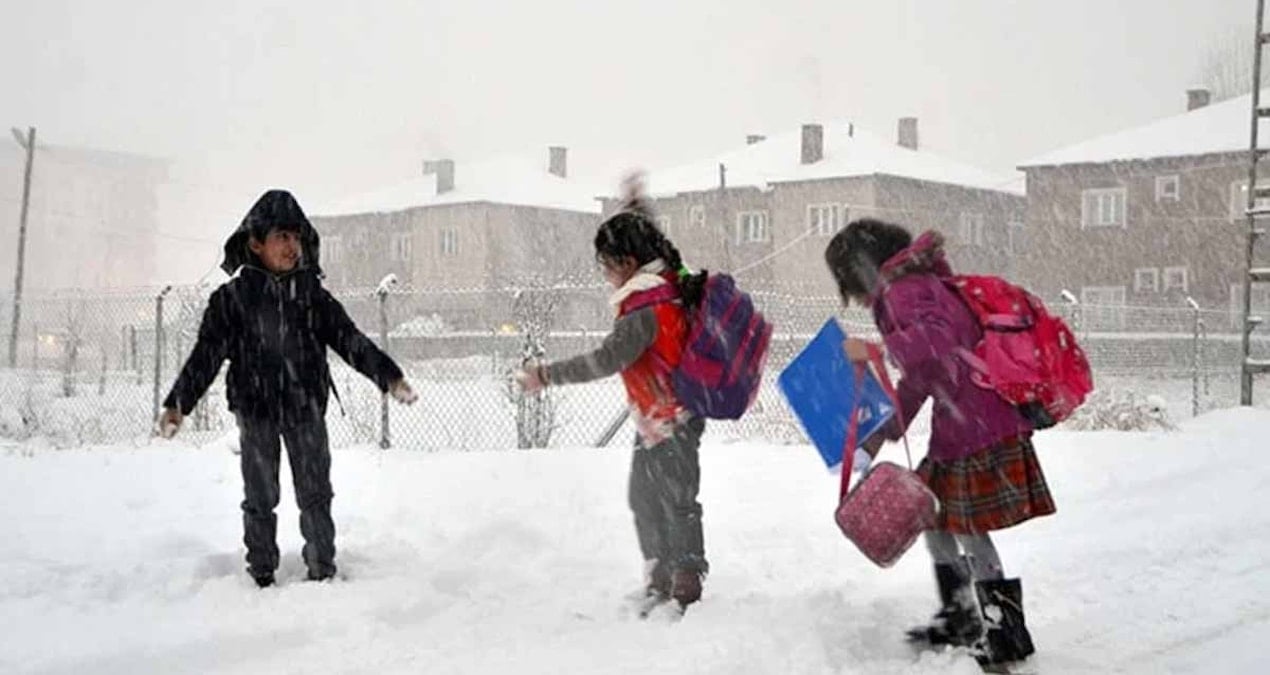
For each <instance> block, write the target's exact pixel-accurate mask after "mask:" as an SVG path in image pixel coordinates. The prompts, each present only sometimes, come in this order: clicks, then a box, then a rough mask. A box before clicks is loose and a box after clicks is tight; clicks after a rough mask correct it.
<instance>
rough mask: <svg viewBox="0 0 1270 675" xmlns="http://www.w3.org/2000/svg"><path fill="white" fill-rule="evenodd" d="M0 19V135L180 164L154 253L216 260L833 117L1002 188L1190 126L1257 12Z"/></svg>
mask: <svg viewBox="0 0 1270 675" xmlns="http://www.w3.org/2000/svg"><path fill="white" fill-rule="evenodd" d="M5 5H6V7H5V12H4V20H3V23H0V84H2V85H3V87H2V89H0V91H3V95H2V96H0V110H2V111H3V113H4V114H3V118H4V119H3V120H0V121H2V122H3V123H4V124H7V125H11V126H12V125H18V126H25V125H28V124H30V125H35V126H37V127H38V128H39V130H40V137H41V139H42V140H44V141H46V142H49V143H59V144H75V145H89V146H94V147H100V148H106V149H115V150H125V151H132V152H138V153H144V154H152V155H158V156H163V157H168V158H171V159H173V160H174V162H175V166H176V167H177V168H176V170H175V171H174V176H176V177H177V180H178V181H181V182H184V183H186V184H188V185H190V186H192V187H195V188H198V189H199V190H200V191H201V192H202V193H203V195H204V196H203V198H202V200H201V201H193V202H191V204H198V205H199V206H195V207H191V210H196V211H198V212H197V213H191V214H189V215H188V217H182V218H175V217H173V216H172V215H171V214H167V215H166V216H165V218H166V219H167V220H166V222H165V223H164V225H163V227H164V229H165V230H166V231H169V232H172V233H188V232H190V231H191V230H196V231H199V232H205V231H206V230H209V229H211V230H219V231H214V232H207V234H208V235H209V237H210V238H212V239H219V238H220V236H221V235H222V234H223V233H224V232H225V231H227V230H228V229H229V228H232V226H233V224H234V222H232V221H235V220H236V219H237V218H238V217H239V216H240V215H241V213H242V212H243V211H245V210H246V208H247V207H248V206H249V205H250V202H251V201H252V199H253V198H254V197H255V195H256V194H257V193H258V192H259V191H260V190H261V189H262V188H263V187H265V186H269V185H276V186H286V187H290V188H292V189H294V190H295V191H296V192H297V194H298V195H299V196H300V198H301V201H302V202H305V201H308V202H314V203H318V202H326V201H330V200H333V199H338V198H340V197H343V196H346V195H347V194H349V193H355V192H358V191H361V190H364V189H369V188H373V187H376V186H380V185H383V184H385V183H391V182H395V181H398V180H401V179H402V178H405V177H407V176H411V175H414V174H415V173H416V172H417V171H419V166H420V162H421V160H422V159H424V158H425V157H440V156H447V157H453V158H456V159H458V160H459V161H460V168H459V171H460V172H461V170H462V169H461V166H462V165H461V162H462V161H463V160H464V159H478V158H482V157H487V156H491V155H498V154H503V153H506V152H523V151H538V150H539V149H540V148H545V146H547V145H548V144H563V145H566V146H568V147H569V148H570V150H571V153H572V156H571V165H572V168H573V169H574V170H575V172H588V173H595V174H598V177H599V178H601V179H608V178H609V177H610V176H611V172H612V171H613V170H614V169H615V168H616V167H620V166H626V165H645V166H660V165H665V164H673V163H677V162H680V161H686V160H692V159H695V158H697V157H700V156H702V155H705V154H710V153H714V152H717V151H720V150H723V149H725V148H727V147H729V146H731V145H735V144H738V143H740V142H742V141H743V139H744V136H745V134H747V133H751V132H774V131H777V130H780V129H786V128H791V127H793V126H796V125H798V124H800V123H803V122H808V121H815V120H820V119H829V118H834V119H842V118H850V119H854V120H856V121H857V123H858V124H859V125H861V126H862V127H864V128H869V129H872V130H874V131H876V132H879V133H883V134H887V135H889V134H893V133H894V125H895V119H896V118H898V117H901V116H906V115H915V116H917V117H918V118H919V119H920V125H921V135H922V142H923V145H924V146H925V147H927V148H929V149H933V150H936V151H939V152H941V153H943V154H946V155H948V156H951V157H954V158H957V159H960V160H963V161H966V162H969V163H972V164H977V165H980V166H982V167H984V168H987V169H991V170H997V171H1008V170H1009V169H1010V168H1011V167H1012V166H1014V165H1015V163H1017V162H1018V161H1019V160H1022V159H1026V158H1027V157H1029V156H1032V155H1037V154H1040V153H1042V152H1045V151H1048V150H1051V149H1054V148H1056V147H1060V146H1063V145H1065V144H1068V143H1072V142H1075V141H1079V140H1082V139H1085V138H1088V137H1090V136H1093V135H1097V134H1101V133H1106V132H1110V131H1114V130H1117V129H1120V128H1123V127H1127V126H1134V125H1136V124H1139V123H1142V122H1145V121H1148V120H1151V119H1155V118H1158V117H1161V116H1165V115H1168V114H1174V113H1177V112H1181V111H1183V110H1184V106H1185V94H1184V92H1185V90H1186V89H1187V88H1188V87H1192V86H1195V85H1196V84H1197V83H1199V75H1200V63H1201V61H1202V59H1203V53H1204V51H1205V50H1207V49H1208V48H1209V46H1210V45H1212V44H1214V43H1216V42H1218V41H1221V40H1222V39H1223V38H1227V39H1228V38H1229V37H1230V36H1232V35H1234V36H1240V37H1241V38H1242V36H1244V35H1245V34H1248V35H1249V41H1250V34H1251V31H1252V26H1251V24H1252V15H1253V11H1254V7H1255V2H1253V0H1066V1H1064V2H1053V1H1048V0H1018V1H1009V0H955V1H954V0H925V1H922V0H871V1H869V2H864V1H861V0H815V1H811V0H802V1H800V0H784V1H771V2H755V1H753V0H726V1H714V0H711V1H699V2H694V1H692V0H640V1H634V0H631V1H628V2H620V3H606V2H602V1H597V0H592V1H577V2H571V1H565V0H538V1H526V2H508V1H504V2H495V1H491V0H452V1H450V2H436V1H433V0H363V1H361V2H352V1H350V2H331V1H329V0H307V1H305V2H293V1H286V2H284V1H281V0H273V1H269V0H255V1H246V0H219V1H217V2H200V3H192V2H178V1H172V0H112V1H111V2H98V1H96V0H38V1H36V0H29V1H23V0H7V1H6V2H5ZM543 152H545V150H543ZM207 195H214V196H212V197H208V196H207ZM222 220H225V221H229V222H225V223H224V225H223V227H222V226H220V222H221V221H222ZM174 245H180V246H190V245H192V244H191V242H188V241H185V242H183V243H179V244H177V243H175V242H174ZM193 245H195V246H197V244H193ZM212 254H214V252H213V253H209V256H210V255H212ZM209 260H210V257H209Z"/></svg>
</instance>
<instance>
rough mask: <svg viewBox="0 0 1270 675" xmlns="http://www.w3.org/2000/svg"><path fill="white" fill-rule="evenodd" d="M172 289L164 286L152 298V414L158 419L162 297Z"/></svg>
mask: <svg viewBox="0 0 1270 675" xmlns="http://www.w3.org/2000/svg"><path fill="white" fill-rule="evenodd" d="M171 290H172V286H170V285H169V286H164V287H163V290H162V291H159V295H158V296H157V297H156V298H155V299H154V416H153V417H152V419H156V420H157V419H159V387H160V386H161V385H162V380H163V343H164V340H163V298H164V297H165V296H167V294H168V292H169V291H171Z"/></svg>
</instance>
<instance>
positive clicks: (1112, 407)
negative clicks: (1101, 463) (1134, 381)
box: [1063, 389, 1175, 431]
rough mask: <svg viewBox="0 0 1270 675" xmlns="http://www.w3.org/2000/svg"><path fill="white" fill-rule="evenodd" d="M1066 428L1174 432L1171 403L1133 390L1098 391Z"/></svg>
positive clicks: (1068, 422)
mask: <svg viewBox="0 0 1270 675" xmlns="http://www.w3.org/2000/svg"><path fill="white" fill-rule="evenodd" d="M1063 428H1064V429H1074V430H1079V431H1097V430H1103V429H1114V430H1118V431H1149V430H1152V429H1166V430H1167V429H1173V428H1175V427H1174V425H1173V423H1172V422H1171V421H1170V420H1169V414H1168V404H1167V403H1165V401H1164V399H1163V398H1161V397H1159V396H1156V395H1154V394H1152V395H1148V396H1143V395H1141V394H1139V393H1137V392H1136V391H1134V390H1132V389H1108V390H1101V389H1100V390H1097V391H1095V392H1094V393H1093V394H1091V395H1090V396H1089V398H1088V399H1087V400H1086V401H1085V405H1083V406H1081V407H1080V408H1079V409H1078V410H1077V411H1076V413H1075V414H1074V415H1072V417H1071V419H1069V420H1067V422H1064V423H1063Z"/></svg>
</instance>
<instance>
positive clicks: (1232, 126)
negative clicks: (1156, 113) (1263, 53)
mask: <svg viewBox="0 0 1270 675" xmlns="http://www.w3.org/2000/svg"><path fill="white" fill-rule="evenodd" d="M1261 100H1262V101H1263V102H1266V103H1270V89H1267V90H1265V91H1263V92H1262V93H1261ZM1251 115H1252V94H1248V95H1246V96H1240V97H1238V98H1232V99H1229V100H1226V101H1222V102H1220V103H1215V104H1213V105H1208V106H1204V107H1203V108H1199V109H1197V110H1192V111H1190V112H1186V113H1182V114H1180V115H1173V116H1172V117H1166V118H1164V119H1161V120H1156V121H1155V122H1151V123H1150V124H1145V125H1142V126H1139V127H1134V128H1132V129H1126V130H1124V131H1118V132H1116V133H1113V134H1107V135H1105V136H1099V137H1097V138H1093V139H1090V140H1087V141H1084V142H1081V143H1077V144H1075V145H1071V146H1068V147H1066V148H1062V149H1059V150H1055V151H1053V152H1049V153H1046V154H1044V155H1041V156H1040V157H1034V158H1032V159H1029V160H1027V161H1025V162H1022V163H1021V164H1020V165H1019V167H1020V168H1023V167H1035V166H1059V165H1063V164H1089V163H1100V162H1114V161H1118V160H1129V159H1156V158H1160V157H1186V156H1189V155H1207V154H1213V153H1220V152H1238V151H1246V150H1247V149H1248V140H1249V139H1248V133H1249V131H1250V128H1249V126H1250V124H1251V120H1252V117H1251ZM1268 131H1270V125H1267V124H1265V121H1264V120H1261V121H1260V122H1259V129H1258V133H1259V134H1260V135H1265V134H1266V133H1267V132H1268ZM1266 138H1267V140H1270V136H1268V137H1266Z"/></svg>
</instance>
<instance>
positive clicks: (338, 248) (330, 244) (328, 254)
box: [322, 237, 344, 264]
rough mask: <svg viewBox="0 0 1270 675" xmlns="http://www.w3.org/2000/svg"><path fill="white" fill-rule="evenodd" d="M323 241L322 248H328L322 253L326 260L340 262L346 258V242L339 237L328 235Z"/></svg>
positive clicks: (333, 262) (334, 262)
mask: <svg viewBox="0 0 1270 675" xmlns="http://www.w3.org/2000/svg"><path fill="white" fill-rule="evenodd" d="M322 243H323V246H322V248H324V249H326V251H325V252H323V254H322V257H323V258H325V259H326V260H325V261H324V262H327V263H332V264H338V263H340V262H342V261H343V260H344V242H342V241H340V238H339V237H327V238H326V241H324V242H322Z"/></svg>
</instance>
